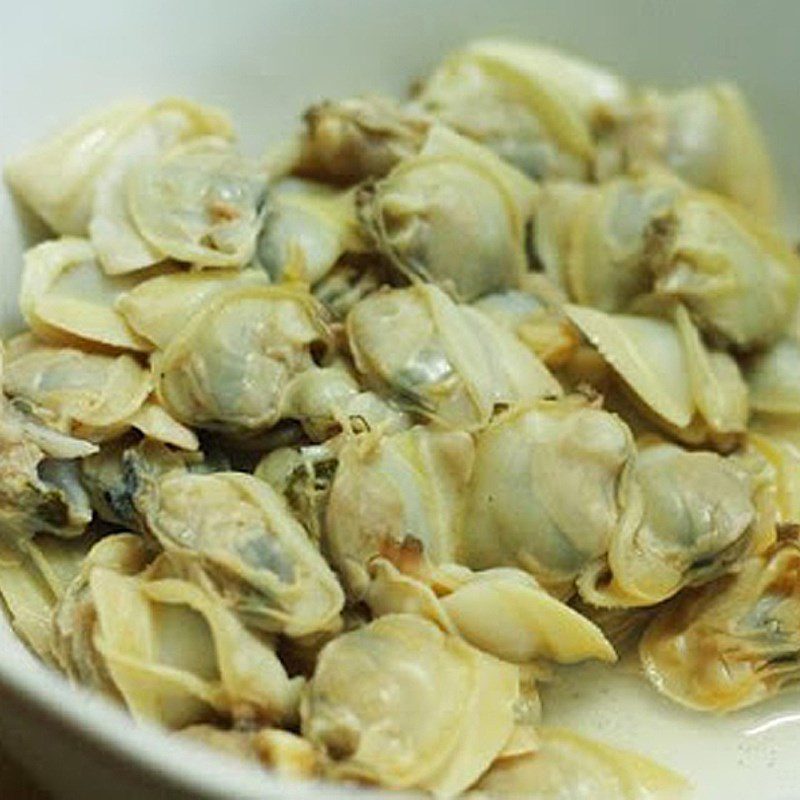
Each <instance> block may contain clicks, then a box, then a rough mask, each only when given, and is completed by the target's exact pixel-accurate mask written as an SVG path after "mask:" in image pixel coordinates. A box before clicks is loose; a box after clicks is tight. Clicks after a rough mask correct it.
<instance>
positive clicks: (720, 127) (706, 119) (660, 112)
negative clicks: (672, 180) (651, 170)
mask: <svg viewBox="0 0 800 800" xmlns="http://www.w3.org/2000/svg"><path fill="white" fill-rule="evenodd" d="M618 134H619V135H620V136H621V139H622V142H623V145H622V149H623V151H624V159H625V161H626V162H627V164H628V165H629V166H631V165H633V166H641V165H642V164H647V163H650V162H653V161H655V162H656V163H661V164H665V165H666V166H668V167H669V169H671V170H673V171H674V172H675V173H676V174H677V175H679V176H680V177H681V178H683V180H685V181H687V182H688V183H691V184H692V185H694V186H697V187H698V188H700V189H707V190H709V191H712V192H715V193H717V194H720V195H723V196H724V197H727V198H729V199H731V200H734V201H736V202H737V203H738V204H739V205H741V206H742V207H743V208H746V209H747V210H748V211H751V212H753V213H754V214H756V215H757V216H759V217H761V218H762V219H765V220H773V219H774V218H775V215H776V208H777V199H776V194H777V192H776V185H775V173H774V169H773V165H772V163H771V160H770V157H769V153H768V152H767V149H766V145H765V142H764V137H763V134H762V132H761V131H760V130H759V126H758V125H757V123H756V121H755V120H754V119H753V116H752V113H751V110H750V108H749V107H748V104H747V102H746V100H745V98H744V96H743V95H742V93H741V91H740V90H739V89H738V88H737V87H736V86H735V85H733V84H729V83H717V84H710V85H708V86H696V87H693V88H690V89H683V90H681V91H678V92H674V93H664V92H658V91H655V90H649V91H647V92H645V93H644V94H643V95H642V97H641V98H640V99H638V101H637V102H636V104H635V105H634V107H633V109H632V113H631V115H630V116H629V118H628V120H626V121H625V122H623V124H622V126H621V130H620V131H619V132H618Z"/></svg>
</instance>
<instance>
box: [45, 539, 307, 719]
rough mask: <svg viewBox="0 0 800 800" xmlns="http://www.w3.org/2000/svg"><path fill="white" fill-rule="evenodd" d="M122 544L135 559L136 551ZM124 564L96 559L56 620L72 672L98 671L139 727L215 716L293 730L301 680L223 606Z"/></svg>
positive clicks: (189, 587)
mask: <svg viewBox="0 0 800 800" xmlns="http://www.w3.org/2000/svg"><path fill="white" fill-rule="evenodd" d="M114 538H116V537H114ZM106 541H108V540H106ZM101 544H103V545H104V546H105V547H108V546H109V545H107V544H106V543H105V542H103V543H101ZM115 544H116V543H115ZM120 544H124V545H125V546H126V548H127V549H129V550H134V551H135V545H134V544H133V543H132V542H128V541H126V542H124V543H120ZM123 557H127V559H128V561H127V562H126V563H125V564H124V566H125V567H126V569H120V568H118V566H117V565H116V564H113V563H112V564H109V563H108V560H109V559H107V558H100V557H95V558H92V555H91V554H90V556H89V561H88V564H87V568H86V569H85V574H84V575H82V576H80V577H79V578H78V579H77V581H78V583H77V586H76V596H74V597H72V598H71V602H70V601H67V602H66V603H65V604H63V605H62V608H61V609H60V610H59V612H58V617H59V620H60V622H61V625H62V627H63V641H64V642H65V647H64V651H63V652H64V654H65V658H66V660H67V661H68V662H69V661H73V662H77V669H76V667H75V666H73V670H75V671H77V673H78V674H79V675H81V676H82V677H83V678H84V679H85V678H86V677H87V676H88V675H89V674H91V673H90V672H87V670H86V669H85V667H83V668H82V667H81V664H82V663H83V662H89V663H94V664H96V665H98V666H99V668H100V669H101V670H102V671H103V674H104V678H105V680H104V682H103V685H101V686H100V687H98V688H105V689H106V690H108V688H109V686H110V687H113V690H114V693H115V694H116V695H118V696H119V697H120V698H121V699H122V701H123V702H124V703H125V705H126V706H127V707H128V709H129V711H130V712H131V714H133V715H134V717H136V718H137V719H148V720H153V721H157V722H160V723H162V724H163V725H166V726H167V727H170V728H181V727H184V726H186V725H189V724H192V723H195V722H201V721H204V720H206V719H209V718H210V717H213V716H214V715H216V714H222V715H225V716H229V717H232V718H233V719H244V720H252V719H260V720H263V721H265V722H279V723H280V722H291V720H292V719H293V718H294V717H295V716H296V713H297V702H298V699H299V691H300V688H301V685H302V679H290V678H289V677H288V676H287V675H286V672H285V671H284V669H283V667H282V665H281V663H280V661H279V660H278V658H277V656H276V655H275V653H274V652H273V650H272V648H271V647H270V645H269V644H268V643H266V642H264V641H262V640H260V639H259V638H257V637H256V636H254V635H253V634H252V633H250V632H248V631H247V630H246V629H245V628H244V627H243V625H242V624H241V622H239V620H238V619H237V618H236V616H235V615H234V614H233V613H232V612H231V611H230V610H228V609H227V608H226V605H225V603H224V602H223V600H222V598H221V597H219V596H216V595H215V594H213V593H212V592H210V591H209V590H207V589H203V588H201V587H200V586H197V585H196V584H193V583H189V582H187V581H186V580H183V579H181V578H180V577H171V576H170V575H169V565H168V564H154V565H153V566H152V567H151V569H150V570H149V571H148V572H144V573H134V574H131V573H130V571H129V569H130V567H131V566H134V568H135V566H136V560H137V559H136V557H135V552H134V553H132V554H127V553H125V554H123ZM131 561H132V563H131ZM104 562H105V563H104ZM159 567H160V568H161V572H162V573H166V574H159ZM87 629H88V630H87ZM85 648H90V649H91V652H90V653H85V652H83V649H85Z"/></svg>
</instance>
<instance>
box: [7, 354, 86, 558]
mask: <svg viewBox="0 0 800 800" xmlns="http://www.w3.org/2000/svg"><path fill="white" fill-rule="evenodd" d="M4 369H5V363H4V351H3V348H2V346H1V345H0V379H2V378H4ZM19 405H20V404H17V405H15V404H14V403H12V402H10V401H9V400H7V399H6V397H5V396H4V395H3V394H2V393H1V392H0V542H2V541H5V542H7V543H8V544H10V545H12V547H13V546H17V547H20V546H23V545H25V543H26V542H30V540H31V539H32V538H33V536H34V535H35V534H37V533H50V534H53V535H54V536H58V537H61V538H66V539H73V538H76V537H78V536H80V535H81V534H82V533H83V531H84V530H85V529H86V526H87V525H88V524H89V522H90V521H91V519H92V509H91V506H90V505H89V498H88V497H87V495H86V492H85V491H84V489H83V487H82V486H81V484H80V480H79V473H78V468H77V459H79V458H82V457H84V456H88V455H91V454H92V453H94V452H96V451H97V447H96V446H95V445H93V444H90V443H89V442H85V441H83V440H82V439H75V438H72V437H70V436H66V435H64V434H63V433H60V432H58V431H56V430H53V429H52V428H50V427H48V426H46V425H45V424H43V423H42V421H41V420H39V419H38V418H36V417H35V416H33V415H32V414H31V413H30V410H25V409H24V407H22V408H20V407H18V406H19Z"/></svg>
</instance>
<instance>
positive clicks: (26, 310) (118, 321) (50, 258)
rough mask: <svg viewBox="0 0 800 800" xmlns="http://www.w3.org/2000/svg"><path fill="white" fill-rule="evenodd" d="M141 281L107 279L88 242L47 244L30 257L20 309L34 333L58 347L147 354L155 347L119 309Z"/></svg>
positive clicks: (63, 240) (66, 240)
mask: <svg viewBox="0 0 800 800" xmlns="http://www.w3.org/2000/svg"><path fill="white" fill-rule="evenodd" d="M136 282H137V280H136V279H135V278H130V277H125V276H117V277H111V276H109V275H106V274H105V273H104V272H103V271H102V269H101V268H100V266H99V264H98V262H97V254H96V251H95V249H94V248H93V247H92V245H91V244H90V243H89V242H88V241H87V240H86V239H77V238H71V237H64V238H61V239H56V240H51V241H47V242H42V244H39V245H37V246H36V247H33V248H31V249H30V250H28V252H27V253H26V254H25V265H24V267H23V271H22V288H21V290H20V300H19V304H20V309H21V311H22V313H23V315H24V317H25V321H26V322H27V323H28V325H29V326H30V328H31V330H32V331H34V333H36V335H37V336H39V338H41V339H43V340H45V341H49V342H52V343H53V344H64V345H70V344H77V345H79V346H80V345H85V346H87V347H89V348H91V347H92V346H97V345H100V346H102V347H111V348H118V349H122V350H134V351H138V352H142V351H144V352H147V351H148V350H151V349H152V348H151V346H150V344H149V343H148V342H147V341H145V340H144V339H142V337H141V336H138V335H137V334H136V332H135V331H133V330H132V329H131V328H130V326H129V325H128V324H127V323H126V321H125V319H124V318H123V317H122V316H121V315H120V314H119V312H118V311H117V310H116V309H115V302H116V300H117V298H118V297H119V295H120V294H121V293H122V292H125V291H128V290H129V289H131V288H133V286H135V285H136Z"/></svg>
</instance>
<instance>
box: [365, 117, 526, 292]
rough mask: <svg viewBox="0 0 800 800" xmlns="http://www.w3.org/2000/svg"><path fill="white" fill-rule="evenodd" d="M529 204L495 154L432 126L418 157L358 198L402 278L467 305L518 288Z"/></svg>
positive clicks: (515, 176) (517, 178) (517, 177)
mask: <svg viewBox="0 0 800 800" xmlns="http://www.w3.org/2000/svg"><path fill="white" fill-rule="evenodd" d="M535 196H536V186H535V184H533V183H532V182H530V181H528V180H527V178H525V176H524V175H522V174H521V173H518V172H516V171H515V170H514V169H513V168H512V167H510V166H509V165H508V164H505V163H504V162H503V161H502V160H501V159H499V158H497V156H495V155H494V153H492V152H491V151H489V150H486V149H485V148H482V147H480V145H477V144H475V143H474V142H470V141H469V140H467V139H463V138H462V137H460V136H458V135H457V134H455V133H453V132H452V131H450V130H448V129H446V128H443V127H440V126H436V127H434V128H432V129H431V132H430V134H429V135H428V137H427V139H426V141H425V145H424V147H423V148H422V150H420V152H419V153H418V154H417V155H414V156H412V157H410V158H407V159H404V160H403V161H401V162H400V163H399V164H398V165H397V166H396V167H395V168H394V169H393V170H392V171H391V172H390V173H389V174H388V175H387V176H386V177H385V178H384V179H382V180H380V181H378V182H377V183H375V184H374V185H370V186H368V187H367V188H365V189H364V190H363V191H362V192H361V193H360V194H359V211H360V214H361V217H362V219H363V221H364V224H365V226H366V229H367V231H368V232H369V233H370V234H371V236H372V238H373V239H374V242H375V245H376V247H377V248H378V250H379V251H380V252H381V253H384V254H385V255H386V256H387V258H388V259H389V260H390V262H391V263H392V264H393V265H394V266H395V267H396V268H397V269H398V270H399V271H400V272H401V273H402V274H404V275H407V276H408V277H409V278H411V279H412V280H418V279H422V280H425V281H433V282H435V283H438V284H440V285H441V286H443V287H444V288H446V289H447V290H448V291H449V292H451V293H452V294H453V295H454V296H455V297H457V298H458V299H460V300H464V301H470V300H474V299H475V298H477V297H480V296H481V295H483V294H487V293H488V292H492V291H497V290H499V289H507V288H513V287H517V286H519V285H520V283H521V281H522V276H523V275H524V273H525V271H526V269H527V260H526V253H525V224H526V221H527V218H528V216H529V215H530V213H531V211H532V208H533V202H534V199H535Z"/></svg>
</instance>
